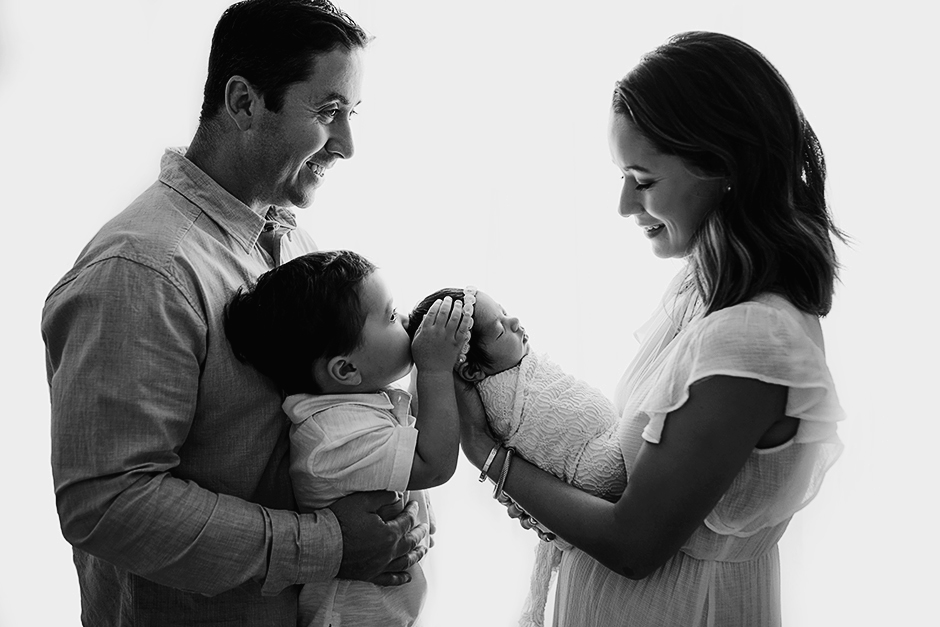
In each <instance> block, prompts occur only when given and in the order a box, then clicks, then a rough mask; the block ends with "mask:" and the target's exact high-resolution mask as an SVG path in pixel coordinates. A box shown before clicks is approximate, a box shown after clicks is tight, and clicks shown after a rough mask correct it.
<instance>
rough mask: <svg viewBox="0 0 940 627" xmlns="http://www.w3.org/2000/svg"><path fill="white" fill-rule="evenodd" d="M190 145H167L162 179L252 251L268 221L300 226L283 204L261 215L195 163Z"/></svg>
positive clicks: (246, 248) (286, 225)
mask: <svg viewBox="0 0 940 627" xmlns="http://www.w3.org/2000/svg"><path fill="white" fill-rule="evenodd" d="M186 150H187V147H186V146H183V147H176V148H167V149H166V152H165V153H164V154H163V159H161V161H160V181H161V182H162V183H164V184H165V185H168V186H169V187H171V188H172V189H174V190H176V191H177V192H179V193H180V194H181V195H183V196H184V197H185V198H186V199H187V200H189V201H190V202H192V203H193V204H194V205H196V206H197V207H199V209H200V210H201V211H203V212H204V213H205V214H206V215H207V216H208V217H209V218H210V219H211V220H212V221H214V222H215V223H216V224H218V225H219V227H220V228H221V229H223V230H225V231H227V232H228V233H230V234H231V235H232V237H233V238H234V239H235V240H236V241H237V242H238V243H239V244H240V245H241V246H242V248H244V249H245V252H251V250H252V249H253V248H254V247H255V244H256V243H257V242H258V237H259V236H260V235H261V231H262V230H263V229H264V225H265V223H266V222H268V221H276V222H278V223H280V224H281V225H282V226H284V227H286V228H288V229H293V228H295V227H296V226H297V220H296V218H295V216H294V212H293V211H291V210H290V209H286V208H283V207H270V208H269V209H268V210H267V213H266V215H263V216H262V215H258V214H257V213H255V212H254V211H253V210H252V209H251V207H249V206H248V205H246V204H245V203H243V202H242V201H240V200H239V199H237V198H235V197H234V196H233V195H232V194H230V193H229V192H228V191H226V190H225V188H223V187H222V186H221V185H219V184H218V183H216V182H215V180H214V179H213V178H212V177H210V176H209V175H208V174H206V173H205V172H203V171H202V170H200V169H199V168H198V167H197V166H196V164H195V163H193V162H192V161H190V160H189V159H187V158H186V156H185V155H186Z"/></svg>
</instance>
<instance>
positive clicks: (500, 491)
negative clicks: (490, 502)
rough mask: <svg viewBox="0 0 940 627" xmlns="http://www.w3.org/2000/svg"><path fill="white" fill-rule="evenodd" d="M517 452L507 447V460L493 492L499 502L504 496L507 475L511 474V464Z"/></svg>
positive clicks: (504, 461)
mask: <svg viewBox="0 0 940 627" xmlns="http://www.w3.org/2000/svg"><path fill="white" fill-rule="evenodd" d="M515 452H516V451H515V449H513V448H511V447H508V446H507V447H506V458H505V459H504V460H503V469H502V470H501V471H500V472H499V481H497V482H496V489H495V490H493V498H494V499H496V500H497V501H498V500H499V497H501V496H502V495H503V485H504V484H505V483H506V475H508V474H509V463H510V462H511V461H512V456H513V454H514V453H515Z"/></svg>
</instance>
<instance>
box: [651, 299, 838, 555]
mask: <svg viewBox="0 0 940 627" xmlns="http://www.w3.org/2000/svg"><path fill="white" fill-rule="evenodd" d="M803 324H813V325H818V321H817V320H815V319H812V320H803ZM803 324H801V322H800V321H799V320H798V319H797V318H796V317H794V315H793V314H791V313H789V312H788V311H786V310H784V309H781V308H777V307H774V306H771V305H767V304H764V303H758V302H749V303H744V304H742V305H739V306H735V307H731V308H728V309H726V310H722V311H719V312H716V313H714V314H712V315H711V316H708V317H707V318H705V319H703V320H700V321H699V323H698V324H696V325H695V326H692V325H690V326H689V328H688V329H687V331H688V333H687V334H686V335H684V336H680V338H681V339H679V338H677V341H679V342H680V344H679V345H678V346H677V348H676V350H674V351H671V358H670V360H669V361H668V362H667V363H666V364H664V368H663V370H662V372H663V373H664V374H663V376H662V377H661V381H660V382H659V383H658V384H657V385H655V386H654V387H653V388H652V389H651V391H650V393H649V394H648V396H647V397H646V398H645V399H643V401H642V402H641V403H640V405H639V410H640V411H641V412H643V413H645V414H647V415H648V416H649V422H648V423H647V425H646V428H645V429H644V431H643V438H644V439H645V440H647V441H648V442H652V443H657V442H659V441H660V439H661V437H662V432H663V426H664V424H665V421H666V420H667V419H669V418H668V414H669V412H671V411H673V410H674V409H676V408H678V407H681V406H682V405H683V404H685V402H686V400H688V397H689V387H690V386H691V385H692V384H693V383H695V382H696V381H700V380H702V379H704V378H706V377H709V376H715V375H726V376H733V377H743V378H748V379H757V380H759V381H764V382H766V383H772V384H776V385H782V386H785V387H787V404H786V408H785V413H786V415H787V416H792V417H794V418H798V419H799V426H798V428H797V432H796V435H795V436H794V437H793V438H792V439H790V440H789V441H787V442H785V443H783V444H781V445H779V446H776V447H773V448H769V449H754V451H753V452H752V453H751V455H750V456H749V458H748V459H747V461H746V462H745V464H744V466H743V468H741V470H740V471H739V472H738V474H737V475H736V476H735V478H734V481H733V482H732V484H731V486H730V487H729V488H728V490H727V491H726V493H725V494H724V495H723V496H722V498H721V500H720V501H719V502H718V504H717V505H716V506H715V508H714V509H713V510H712V511H711V512H710V513H709V514H708V516H707V517H706V519H705V524H706V525H707V526H708V527H709V528H710V529H711V530H712V531H714V532H716V533H719V534H725V535H737V536H741V537H747V536H750V535H753V534H755V533H757V532H759V531H761V530H762V529H766V528H768V527H772V526H775V525H778V524H780V523H781V522H783V521H785V520H786V519H788V518H789V517H790V516H792V515H793V514H794V513H795V512H796V511H798V510H800V509H802V508H803V507H805V506H806V505H807V504H808V503H809V502H810V501H811V500H812V499H813V498H815V496H816V494H817V493H818V492H819V489H820V487H821V485H822V482H823V478H824V477H825V475H826V473H827V471H828V470H829V468H830V467H831V466H832V465H833V464H834V463H835V462H836V460H837V459H838V458H839V456H840V455H841V453H842V449H843V446H842V442H841V440H840V439H839V436H838V434H837V431H836V426H837V423H838V422H839V421H841V420H843V419H844V417H845V416H844V413H843V411H842V407H841V405H840V404H839V400H838V396H837V394H836V390H835V385H834V383H833V380H832V377H831V375H830V372H829V369H828V367H827V366H826V357H825V354H824V352H823V349H822V346H821V345H818V344H817V343H816V342H815V341H814V340H813V339H812V338H811V337H810V335H809V333H808V332H807V329H806V328H805V327H804V326H803ZM816 330H817V331H818V327H817V328H816ZM820 337H821V335H820Z"/></svg>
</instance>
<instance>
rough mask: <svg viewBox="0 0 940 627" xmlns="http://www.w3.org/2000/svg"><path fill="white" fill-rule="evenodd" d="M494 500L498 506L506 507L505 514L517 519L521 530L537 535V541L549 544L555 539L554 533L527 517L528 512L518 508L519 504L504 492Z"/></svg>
mask: <svg viewBox="0 0 940 627" xmlns="http://www.w3.org/2000/svg"><path fill="white" fill-rule="evenodd" d="M496 500H497V501H499V504H500V505H505V506H506V513H507V514H509V517H510V518H515V519H517V520H518V521H519V525H520V526H521V527H522V528H523V529H532V530H533V531H535V533H537V534H538V536H539V539H540V540H543V541H545V542H551V541H553V540H554V539H555V534H554V533H552V532H551V531H549V530H548V529H547V528H545V527H544V526H543V525H542V524H541V523H540V522H539V521H537V520H536V519H534V518H532V517H531V516H529V514H528V512H526V511H525V510H524V509H522V508H521V507H519V504H518V503H516V502H515V501H513V500H512V499H511V498H509V497H508V496H507V495H506V493H505V492H504V493H503V494H501V495H500V496H499V498H498V499H496Z"/></svg>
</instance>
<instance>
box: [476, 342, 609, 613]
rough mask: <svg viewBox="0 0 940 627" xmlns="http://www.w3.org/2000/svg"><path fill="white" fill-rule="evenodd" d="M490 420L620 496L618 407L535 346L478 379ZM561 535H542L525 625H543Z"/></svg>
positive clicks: (540, 462) (523, 445) (525, 446)
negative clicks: (514, 363)
mask: <svg viewBox="0 0 940 627" xmlns="http://www.w3.org/2000/svg"><path fill="white" fill-rule="evenodd" d="M477 389H478V390H479V392H480V398H481V399H482V400H483V406H484V407H485V408H486V416H487V419H488V420H489V423H490V427H491V428H492V429H493V432H494V433H495V434H496V435H497V437H499V438H500V439H501V440H502V442H503V444H504V445H505V446H511V447H512V448H514V449H516V451H518V452H519V454H521V455H522V457H524V458H525V459H526V460H527V461H529V462H531V463H533V464H535V465H536V466H538V467H539V468H541V469H542V470H545V471H547V472H550V473H552V474H553V475H555V476H556V477H558V478H560V479H562V480H563V481H565V482H567V483H570V484H572V485H574V486H576V487H578V488H580V489H582V490H585V491H587V492H590V493H592V494H595V495H597V496H600V497H605V498H609V499H616V498H619V497H620V495H621V494H622V493H623V490H624V488H625V487H626V485H627V471H626V468H625V467H624V464H623V455H622V453H621V450H620V440H619V438H618V435H617V421H618V416H617V412H616V410H615V409H614V406H613V404H612V403H611V402H610V401H609V400H608V399H607V397H606V396H604V395H603V394H602V393H601V392H600V391H599V390H597V389H595V388H592V387H591V386H589V385H588V384H586V383H585V382H583V381H581V380H579V379H577V378H575V377H573V376H571V375H569V374H566V373H565V372H564V371H563V370H562V369H561V368H560V367H559V366H558V365H557V364H556V363H554V362H553V361H551V360H550V359H549V358H548V356H547V355H544V354H538V353H534V352H530V353H529V354H528V355H526V357H524V358H523V360H522V362H521V363H520V364H519V365H518V366H516V367H515V368H510V369H509V370H506V371H503V372H500V373H498V374H495V375H493V376H491V377H487V378H486V379H484V380H483V381H481V382H480V383H478V384H477ZM560 546H564V543H563V542H557V541H556V543H551V542H540V543H539V546H538V548H537V549H536V561H535V566H534V568H533V572H532V582H531V586H530V590H529V598H528V599H527V601H526V608H525V611H524V613H523V616H522V619H521V620H520V625H538V626H540V625H542V624H543V621H544V613H545V603H546V601H547V598H548V589H549V584H550V581H551V575H552V572H553V571H554V569H555V568H557V566H558V563H559V562H560V560H561V549H560V548H559V547H560Z"/></svg>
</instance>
